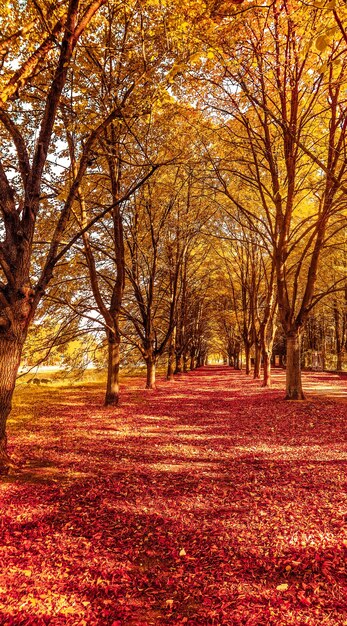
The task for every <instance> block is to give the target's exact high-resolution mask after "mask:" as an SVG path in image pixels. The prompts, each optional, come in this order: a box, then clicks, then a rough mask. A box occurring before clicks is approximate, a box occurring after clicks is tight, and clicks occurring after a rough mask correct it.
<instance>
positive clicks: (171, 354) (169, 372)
mask: <svg viewBox="0 0 347 626" xmlns="http://www.w3.org/2000/svg"><path fill="white" fill-rule="evenodd" d="M174 361H175V339H174V333H173V336H172V337H171V339H170V345H169V356H168V360H167V374H166V378H167V380H171V381H173V380H175V378H174Z"/></svg>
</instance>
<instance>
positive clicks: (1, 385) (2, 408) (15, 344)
mask: <svg viewBox="0 0 347 626" xmlns="http://www.w3.org/2000/svg"><path fill="white" fill-rule="evenodd" d="M23 343H24V340H23V342H21V341H20V340H18V338H15V337H13V336H12V337H11V336H9V333H8V334H7V336H4V337H1V336H0V474H4V473H7V472H8V470H9V467H10V465H11V461H10V457H9V455H8V453H7V436H6V423H7V418H8V416H9V414H10V412H11V408H12V396H13V392H14V388H15V384H16V377H17V372H18V367H19V363H20V358H21V353H22V348H23Z"/></svg>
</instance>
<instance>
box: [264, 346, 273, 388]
mask: <svg viewBox="0 0 347 626" xmlns="http://www.w3.org/2000/svg"><path fill="white" fill-rule="evenodd" d="M262 387H271V352H269V351H268V350H263V382H262Z"/></svg>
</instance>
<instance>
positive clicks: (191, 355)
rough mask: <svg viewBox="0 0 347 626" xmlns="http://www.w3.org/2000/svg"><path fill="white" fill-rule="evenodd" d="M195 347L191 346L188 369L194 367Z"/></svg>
mask: <svg viewBox="0 0 347 626" xmlns="http://www.w3.org/2000/svg"><path fill="white" fill-rule="evenodd" d="M195 351H196V350H195V348H191V350H190V366H189V369H190V370H193V369H195Z"/></svg>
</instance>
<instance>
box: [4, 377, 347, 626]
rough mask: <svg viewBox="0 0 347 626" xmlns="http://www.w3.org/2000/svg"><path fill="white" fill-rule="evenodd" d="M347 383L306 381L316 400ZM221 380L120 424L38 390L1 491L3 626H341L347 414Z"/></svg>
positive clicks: (23, 401) (135, 412)
mask: <svg viewBox="0 0 347 626" xmlns="http://www.w3.org/2000/svg"><path fill="white" fill-rule="evenodd" d="M315 381H322V383H324V381H325V382H326V383H327V384H329V385H330V386H332V387H333V388H335V387H336V388H337V389H341V390H344V389H345V380H338V379H337V378H334V377H332V378H331V375H328V374H326V375H325V374H321V373H317V374H314V373H313V374H311V373H310V374H307V375H306V374H305V383H306V382H307V384H308V385H307V386H308V387H309V385H310V384H311V383H312V382H315ZM311 386H312V394H310V392H309V394H308V398H307V400H305V401H303V402H286V401H285V400H283V396H284V393H283V372H275V373H274V387H273V388H272V389H270V390H266V389H261V387H260V384H259V381H253V380H252V379H249V378H247V377H246V376H245V374H244V373H242V372H234V371H233V370H231V369H229V368H225V367H217V366H211V367H206V368H202V369H201V370H198V371H194V372H191V373H189V374H185V375H182V376H179V377H177V380H176V381H175V382H174V383H168V382H167V381H164V380H160V381H159V383H158V389H157V390H155V391H145V390H144V389H143V380H140V379H129V381H127V385H126V387H125V388H124V389H123V390H122V400H121V405H120V407H119V408H118V409H114V408H108V409H104V408H103V407H102V406H101V402H102V397H103V391H102V389H101V387H100V386H93V385H89V386H85V387H83V388H82V387H80V388H78V387H74V388H71V389H69V390H68V389H64V388H60V389H59V388H53V387H52V388H50V389H49V388H48V386H47V387H45V388H39V389H35V390H33V389H30V390H28V389H24V388H23V389H22V391H21V390H19V393H18V394H17V396H16V407H15V409H14V415H13V420H12V422H11V428H10V438H11V445H13V446H14V449H15V451H16V452H17V453H20V454H21V455H22V456H23V457H24V458H26V459H27V464H26V465H25V466H24V467H23V468H22V470H21V471H19V472H17V473H15V474H13V475H12V476H9V477H7V478H5V479H4V480H3V482H2V484H1V485H0V505H1V510H2V520H1V526H0V528H1V533H2V537H1V544H0V561H1V562H0V565H1V569H0V623H1V624H9V625H15V626H20V625H23V626H24V625H30V624H33V625H35V626H44V625H47V624H49V625H52V626H55V625H57V626H58V625H70V624H71V625H76V626H77V625H79V626H86V625H87V626H89V625H100V626H111V625H112V626H122V625H123V624H124V626H128V625H129V626H148V625H150V624H155V625H156V624H158V625H162V624H172V625H178V624H188V625H190V626H195V625H205V624H206V626H207V625H208V624H209V625H219V624H221V625H225V626H231V625H232V626H233V625H234V624H235V626H236V625H239V624H240V625H241V624H247V626H268V625H269V624H270V625H273V626H275V625H276V626H278V625H281V626H297V625H299V624H308V625H309V626H317V624H320V623H322V624H326V625H329V626H340V625H341V626H342V625H344V624H345V623H346V620H347V608H346V591H347V590H346V550H347V537H346V509H347V507H346V504H347V502H346V495H345V491H344V489H345V486H346V471H345V470H346V461H347V438H346V404H345V401H344V400H342V401H341V398H340V397H338V398H335V397H333V396H331V395H329V396H327V397H326V396H323V395H320V394H318V395H316V394H314V393H313V391H314V386H313V385H311Z"/></svg>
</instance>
